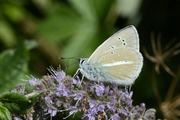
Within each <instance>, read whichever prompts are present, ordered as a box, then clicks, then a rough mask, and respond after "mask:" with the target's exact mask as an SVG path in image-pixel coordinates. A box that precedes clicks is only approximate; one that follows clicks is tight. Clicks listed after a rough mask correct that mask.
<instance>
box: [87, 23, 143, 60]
mask: <svg viewBox="0 0 180 120" xmlns="http://www.w3.org/2000/svg"><path fill="white" fill-rule="evenodd" d="M116 48H131V49H135V50H137V51H139V36H138V33H137V30H136V28H135V27H134V26H132V25H131V26H128V27H125V28H123V29H121V30H119V31H118V32H116V33H115V34H114V35H112V36H111V37H109V38H108V39H107V40H106V41H105V42H104V43H102V44H101V45H100V46H99V47H98V48H97V49H96V50H95V51H94V53H93V54H92V55H91V56H90V57H89V59H88V61H87V62H90V61H91V60H92V59H94V58H96V57H98V56H99V55H101V54H103V53H104V51H109V50H113V49H116Z"/></svg>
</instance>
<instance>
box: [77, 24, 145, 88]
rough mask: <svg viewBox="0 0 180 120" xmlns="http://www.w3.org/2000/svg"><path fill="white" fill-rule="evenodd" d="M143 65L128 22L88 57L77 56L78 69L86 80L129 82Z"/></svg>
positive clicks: (134, 29) (136, 40)
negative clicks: (78, 57)
mask: <svg viewBox="0 0 180 120" xmlns="http://www.w3.org/2000/svg"><path fill="white" fill-rule="evenodd" d="M142 65H143V57H142V55H141V53H140V52H139V36H138V33H137V30H136V28H135V27H134V26H132V25H131V26H127V27H125V28H123V29H121V30H119V31H118V32H117V33H115V34H114V35H112V36H111V37H109V38H108V39H107V40H106V41H105V42H104V43H102V44H101V45H100V46H99V47H98V48H97V49H96V50H95V51H94V53H93V54H92V55H91V56H90V57H89V58H80V60H79V67H80V68H79V69H78V71H80V72H81V73H82V75H83V77H84V76H85V77H86V78H87V79H89V80H93V81H97V82H99V81H102V82H110V83H116V84H119V85H131V84H133V83H134V81H135V79H136V78H137V77H138V76H139V73H140V71H141V68H142Z"/></svg>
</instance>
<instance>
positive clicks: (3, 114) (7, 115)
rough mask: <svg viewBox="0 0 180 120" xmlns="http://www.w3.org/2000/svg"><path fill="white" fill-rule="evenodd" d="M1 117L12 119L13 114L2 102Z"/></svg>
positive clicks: (2, 118)
mask: <svg viewBox="0 0 180 120" xmlns="http://www.w3.org/2000/svg"><path fill="white" fill-rule="evenodd" d="M0 119H1V120H11V114H10V112H9V110H8V109H7V108H6V107H4V106H2V105H1V104H0Z"/></svg>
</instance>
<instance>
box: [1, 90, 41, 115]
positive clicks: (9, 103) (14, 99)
mask: <svg viewBox="0 0 180 120" xmlns="http://www.w3.org/2000/svg"><path fill="white" fill-rule="evenodd" d="M41 94H42V93H41ZM41 94H38V95H36V96H35V97H34V99H33V100H32V101H31V100H29V99H28V98H27V97H25V96H24V95H21V94H18V93H7V94H3V95H2V96H1V97H0V101H1V103H2V104H3V106H5V107H6V108H7V109H8V110H9V111H10V112H19V113H27V112H28V111H29V109H30V108H31V107H32V106H33V105H34V104H35V103H36V101H37V100H38V99H39V97H40V96H41Z"/></svg>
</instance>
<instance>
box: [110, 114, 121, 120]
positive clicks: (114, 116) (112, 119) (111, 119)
mask: <svg viewBox="0 0 180 120" xmlns="http://www.w3.org/2000/svg"><path fill="white" fill-rule="evenodd" d="M110 120H120V117H119V115H118V114H114V115H113V116H112V117H111V118H110Z"/></svg>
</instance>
